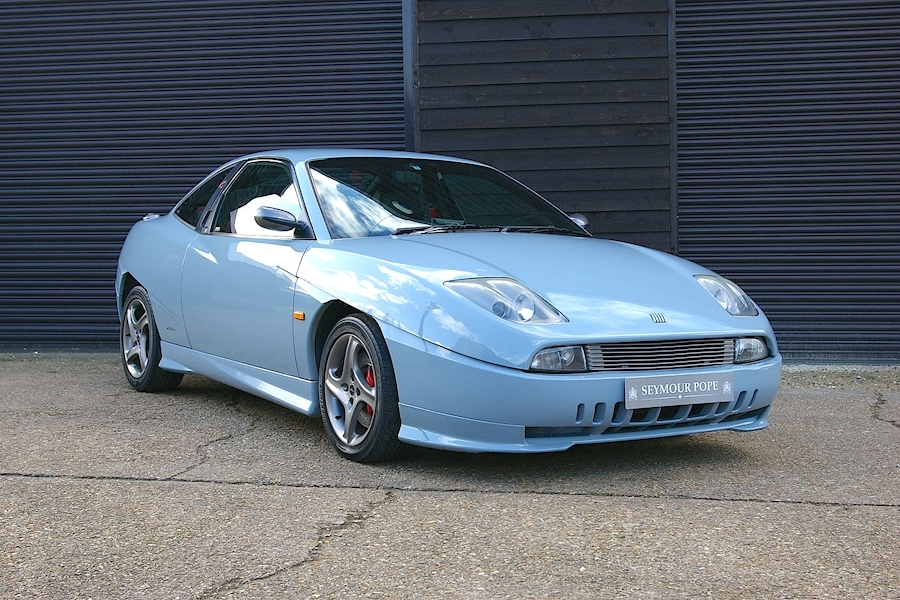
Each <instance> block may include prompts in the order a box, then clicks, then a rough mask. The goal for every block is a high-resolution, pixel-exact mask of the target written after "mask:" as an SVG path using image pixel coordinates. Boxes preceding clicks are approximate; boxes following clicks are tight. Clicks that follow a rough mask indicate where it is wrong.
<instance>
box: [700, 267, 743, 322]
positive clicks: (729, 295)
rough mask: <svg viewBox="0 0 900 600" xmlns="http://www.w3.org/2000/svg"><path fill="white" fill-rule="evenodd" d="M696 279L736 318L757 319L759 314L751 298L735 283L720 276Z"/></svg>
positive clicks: (706, 276) (704, 276)
mask: <svg viewBox="0 0 900 600" xmlns="http://www.w3.org/2000/svg"><path fill="white" fill-rule="evenodd" d="M694 279H696V280H697V283H699V284H700V285H702V286H703V288H704V289H705V290H706V291H707V292H709V293H710V294H711V295H712V297H713V298H715V299H716V301H717V302H718V303H719V304H721V305H722V308H724V309H725V310H727V311H728V312H729V313H731V314H733V315H734V316H736V317H755V316H756V315H758V314H759V311H758V310H756V306H755V305H754V304H753V301H752V300H751V299H750V296H748V295H747V294H745V293H744V290H742V289H741V288H739V287H738V286H737V284H735V283H734V282H733V281H729V280H728V279H725V278H724V277H719V276H718V275H694Z"/></svg>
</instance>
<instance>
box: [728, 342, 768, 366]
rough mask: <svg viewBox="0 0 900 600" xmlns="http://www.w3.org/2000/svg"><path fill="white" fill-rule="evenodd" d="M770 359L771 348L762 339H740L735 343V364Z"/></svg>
mask: <svg viewBox="0 0 900 600" xmlns="http://www.w3.org/2000/svg"><path fill="white" fill-rule="evenodd" d="M768 357H769V348H768V346H766V342H765V340H763V339H762V338H739V339H737V340H735V341H734V362H735V363H736V364H740V363H749V362H754V361H757V360H762V359H764V358H768Z"/></svg>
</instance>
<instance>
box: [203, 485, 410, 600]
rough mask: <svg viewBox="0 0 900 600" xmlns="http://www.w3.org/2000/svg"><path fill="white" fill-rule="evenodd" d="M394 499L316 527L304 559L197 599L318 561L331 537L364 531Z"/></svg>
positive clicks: (209, 598)
mask: <svg viewBox="0 0 900 600" xmlns="http://www.w3.org/2000/svg"><path fill="white" fill-rule="evenodd" d="M393 498H394V492H393V491H391V490H387V491H385V492H384V495H383V496H382V498H381V499H380V500H372V501H369V502H367V503H366V504H365V506H364V507H363V508H361V509H359V510H354V511H350V512H348V513H347V514H346V515H345V516H344V518H343V519H341V520H340V521H339V522H337V523H323V524H321V525H318V526H317V527H316V538H315V540H316V541H315V543H314V544H313V546H312V548H310V549H309V552H308V553H307V555H306V556H305V557H304V558H301V559H300V560H297V561H294V562H293V563H290V564H287V565H284V566H281V567H278V568H276V569H273V570H272V571H271V572H268V573H264V574H262V575H257V576H254V577H232V578H231V579H227V580H225V581H223V582H222V583H220V584H219V585H217V586H216V587H215V588H212V589H209V590H206V591H204V592H201V593H200V595H198V596H197V599H198V600H212V599H214V598H220V597H222V596H223V595H226V594H229V593H231V592H235V591H237V590H240V589H241V588H243V587H245V586H247V585H250V584H253V583H257V582H260V581H266V580H267V579H271V578H273V577H277V576H278V575H281V574H283V573H287V572H289V571H292V570H294V569H297V568H300V567H302V566H304V565H307V564H310V563H314V562H316V561H318V560H319V551H320V550H321V549H322V548H323V547H324V545H325V544H326V543H328V540H329V539H330V538H331V537H333V536H334V535H335V534H339V533H341V532H343V531H347V530H353V529H357V530H358V529H362V528H363V527H364V526H365V524H366V523H367V522H368V521H369V519H370V518H371V516H372V513H373V512H374V511H375V510H377V509H378V508H381V507H383V506H385V505H387V504H388V503H389V502H390V501H392V500H393Z"/></svg>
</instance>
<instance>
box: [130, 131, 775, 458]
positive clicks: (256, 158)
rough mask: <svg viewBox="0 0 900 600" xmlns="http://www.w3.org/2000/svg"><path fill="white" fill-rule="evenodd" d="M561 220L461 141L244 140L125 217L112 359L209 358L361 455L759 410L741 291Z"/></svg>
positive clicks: (526, 441) (142, 377) (567, 435)
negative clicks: (132, 218) (253, 145)
mask: <svg viewBox="0 0 900 600" xmlns="http://www.w3.org/2000/svg"><path fill="white" fill-rule="evenodd" d="M585 225H586V222H585V221H584V219H583V218H582V217H581V216H580V215H571V216H570V215H567V214H565V213H563V212H561V211H560V210H558V209H557V208H556V207H554V206H553V205H552V204H550V203H549V202H547V201H546V200H544V199H543V198H542V197H540V196H539V195H538V194H536V193H535V192H533V191H531V190H529V189H528V188H526V187H525V186H523V185H522V184H520V183H518V182H516V181H515V180H513V179H511V178H510V177H508V176H506V175H504V174H503V173H501V172H499V171H497V170H495V169H493V168H491V167H489V166H486V165H482V164H479V163H475V162H471V161H467V160H462V159H457V158H450V157H441V156H435V155H427V154H417V153H404V152H383V151H372V150H347V149H295V150H285V151H277V152H265V153H260V154H254V155H251V156H245V157H242V158H239V159H236V160H233V161H231V162H228V163H227V164H225V165H223V166H222V167H220V168H218V169H216V170H215V171H214V172H213V173H212V174H211V175H209V176H208V177H206V178H205V179H204V180H203V181H201V182H200V183H199V184H198V185H197V186H196V187H195V188H194V189H193V190H191V191H190V192H189V193H188V194H187V195H186V196H185V197H184V198H183V199H182V200H181V201H180V202H178V203H177V204H176V205H175V206H174V208H173V209H172V210H171V211H170V212H169V213H167V214H164V215H158V214H151V215H147V216H146V217H144V218H143V219H142V220H141V221H139V222H138V223H136V224H135V225H134V227H133V228H132V229H131V231H130V233H129V234H128V237H127V239H126V240H125V243H124V246H123V248H122V251H121V255H120V258H119V265H118V272H117V277H116V292H117V297H118V309H119V316H120V319H121V335H120V341H121V357H122V363H123V366H124V371H125V377H126V378H127V380H128V382H129V383H130V385H131V386H132V387H133V388H135V389H136V390H139V391H146V392H152V391H164V390H171V389H173V388H174V387H175V386H177V385H178V384H179V382H180V381H181V379H182V376H183V375H184V374H188V373H196V374H200V375H203V376H206V377H209V378H212V379H215V380H217V381H220V382H223V383H225V384H227V385H229V386H233V387H235V388H238V389H240V390H244V391H246V392H249V393H251V394H255V395H257V396H260V397H262V398H265V399H268V400H270V401H273V402H277V403H278V404H281V405H283V406H286V407H288V408H290V409H293V410H295V411H299V412H300V413H303V414H305V415H309V416H310V417H320V418H321V419H322V422H323V424H324V428H325V431H326V433H327V436H328V438H329V440H330V442H331V443H332V444H333V445H334V447H335V449H336V450H337V451H338V452H339V453H340V454H341V455H343V456H344V457H346V458H349V459H352V460H356V461H361V462H375V461H383V460H389V459H392V458H395V457H397V456H398V455H399V454H400V453H401V452H402V451H403V450H404V448H406V447H407V445H419V446H428V447H433V448H443V449H451V450H458V451H465V452H543V451H560V450H565V449H567V448H570V447H572V446H573V445H576V444H592V443H598V442H613V441H620V440H635V439H646V438H658V437H664V436H673V435H681V434H694V433H701V432H710V431H717V430H725V429H730V430H736V431H754V430H758V429H762V428H764V427H766V426H767V425H768V414H769V411H770V408H771V405H772V402H773V399H774V398H775V395H776V392H777V390H778V386H779V381H780V376H781V356H780V354H779V352H778V346H777V343H776V340H775V336H774V334H773V332H772V328H771V327H770V325H769V322H768V321H767V319H766V317H765V316H764V315H763V313H762V311H761V310H760V309H759V307H758V306H757V305H756V304H755V303H754V302H753V301H752V300H751V299H750V298H749V297H748V296H747V294H745V293H744V292H743V291H742V290H741V289H740V288H739V287H738V286H737V285H736V284H734V283H733V282H731V281H730V280H728V279H726V278H724V277H721V276H719V275H717V274H716V273H713V272H712V271H710V270H708V269H705V268H703V267H701V266H698V265H697V264H694V263H692V262H688V261H686V260H683V259H681V258H678V257H676V256H673V255H670V254H667V253H664V252H659V251H655V250H651V249H647V248H643V247H640V246H635V245H631V244H627V243H622V242H616V241H610V240H604V239H598V238H594V237H592V236H591V235H590V234H589V233H588V232H587V231H586V230H585V229H584V226H585Z"/></svg>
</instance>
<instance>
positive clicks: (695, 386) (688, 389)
mask: <svg viewBox="0 0 900 600" xmlns="http://www.w3.org/2000/svg"><path fill="white" fill-rule="evenodd" d="M732 400H734V378H733V375H732V374H731V373H713V374H710V373H704V374H702V375H700V374H698V375H693V374H692V375H660V376H657V377H629V378H628V379H626V380H625V408H627V409H629V410H632V409H636V408H656V407H659V406H679V405H682V404H706V403H709V402H731V401H732Z"/></svg>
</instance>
